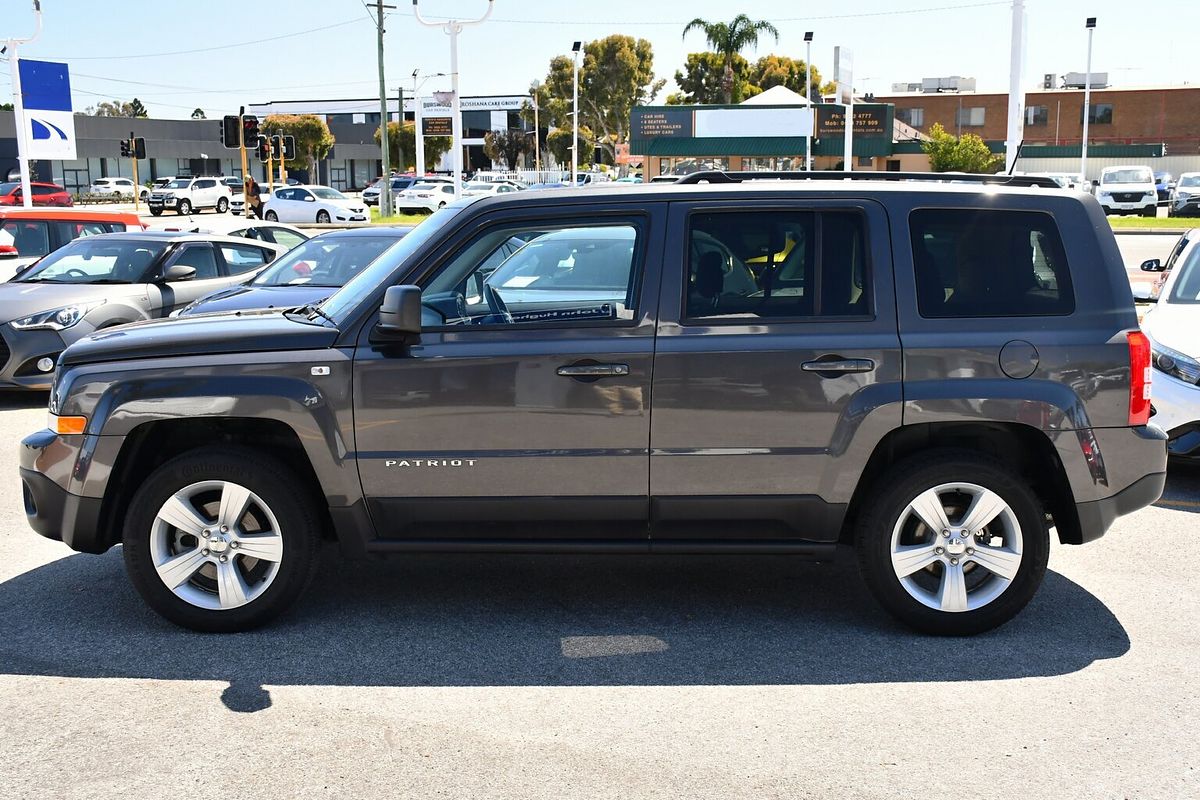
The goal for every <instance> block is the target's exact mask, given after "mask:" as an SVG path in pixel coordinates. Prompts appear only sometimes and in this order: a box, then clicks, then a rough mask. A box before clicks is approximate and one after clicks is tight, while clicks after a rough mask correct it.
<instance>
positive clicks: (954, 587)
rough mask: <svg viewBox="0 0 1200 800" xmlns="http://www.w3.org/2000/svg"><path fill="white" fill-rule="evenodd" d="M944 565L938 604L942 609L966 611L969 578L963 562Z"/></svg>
mask: <svg viewBox="0 0 1200 800" xmlns="http://www.w3.org/2000/svg"><path fill="white" fill-rule="evenodd" d="M943 567H944V568H943V570H942V584H941V586H940V587H938V605H939V606H940V607H941V609H942V611H966V610H967V579H966V576H965V575H964V574H963V568H962V564H944V565H943Z"/></svg>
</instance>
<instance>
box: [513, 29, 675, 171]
mask: <svg viewBox="0 0 1200 800" xmlns="http://www.w3.org/2000/svg"><path fill="white" fill-rule="evenodd" d="M573 78H574V61H573V60H572V59H570V58H568V57H567V56H555V57H554V58H553V59H551V60H550V71H549V73H548V74H547V76H546V81H545V83H544V84H543V85H542V86H541V87H540V88H539V89H538V97H539V101H538V102H539V109H540V110H541V112H542V114H541V119H540V121H541V122H542V124H546V123H547V122H548V123H549V124H550V125H552V126H554V127H559V128H569V127H571V117H570V112H571V102H572V100H571V90H572V89H571V87H572V81H573ZM665 83H666V81H665V80H662V79H660V80H655V79H654V50H653V48H652V47H651V45H650V42H648V41H646V40H645V39H635V38H633V37H632V36H624V35H621V34H613V35H612V36H608V37H605V38H604V39H597V40H596V41H592V42H588V43H587V45H586V46H585V47H584V50H583V59H582V62H581V64H580V68H579V124H580V125H581V126H586V127H588V128H590V129H591V130H592V131H595V134H596V141H598V143H599V144H601V145H602V146H603V147H604V149H605V151H606V152H607V153H608V156H609V158H610V159H613V158H615V157H616V145H617V144H619V143H621V142H626V141H628V140H629V119H630V115H631V112H632V111H633V108H634V106H640V105H645V104H646V103H648V102H650V101H651V100H652V99H654V96H655V95H656V94H658V92H659V90H661V89H662V87H663V85H664V84H665ZM529 113H530V114H532V111H530V112H529ZM547 114H548V115H549V119H548V120H547V116H546V115H547ZM582 156H583V153H582V152H581V153H580V157H581V159H582Z"/></svg>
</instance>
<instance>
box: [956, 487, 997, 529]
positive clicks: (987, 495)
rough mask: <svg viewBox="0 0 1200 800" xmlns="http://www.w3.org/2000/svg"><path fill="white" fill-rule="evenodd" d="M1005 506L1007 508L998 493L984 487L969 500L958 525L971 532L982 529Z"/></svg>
mask: <svg viewBox="0 0 1200 800" xmlns="http://www.w3.org/2000/svg"><path fill="white" fill-rule="evenodd" d="M1006 508H1008V503H1005V502H1004V500H1003V498H1001V497H1000V495H998V494H996V493H995V492H993V491H992V490H990V489H984V490H983V491H982V492H980V494H979V496H978V497H976V498H975V499H974V500H973V501H972V502H971V507H970V508H968V509H967V513H966V514H963V518H962V522H961V523H959V527H962V528H965V529H966V530H968V531H972V532H974V531H978V530H982V529H983V528H985V527H987V525H988V523H989V522H991V521H992V520H994V519H995V518H996V517H997V516H999V515H1000V512H1002V511H1004V509H1006Z"/></svg>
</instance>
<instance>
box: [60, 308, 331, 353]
mask: <svg viewBox="0 0 1200 800" xmlns="http://www.w3.org/2000/svg"><path fill="white" fill-rule="evenodd" d="M337 335H338V332H337V330H336V329H335V328H332V327H329V326H327V325H321V324H318V323H317V322H307V321H306V320H304V319H297V318H295V317H287V316H284V315H283V314H276V313H264V314H251V315H247V316H239V315H237V314H212V315H202V316H198V317H177V318H175V319H160V320H150V321H147V322H134V323H132V324H130V325H122V326H120V327H118V328H112V329H111V330H106V331H99V332H97V333H93V334H92V335H91V336H86V337H84V338H83V339H80V340H79V341H77V342H75V343H74V344H73V345H71V346H70V347H68V348H67V349H66V350H64V351H63V354H62V357H61V358H62V363H63V364H64V365H73V364H88V363H93V362H97V361H123V360H125V359H131V358H169V357H173V356H184V355H216V354H223V353H258V352H264V351H270V350H319V349H323V348H327V347H331V346H333V342H334V340H335V339H336V338H337Z"/></svg>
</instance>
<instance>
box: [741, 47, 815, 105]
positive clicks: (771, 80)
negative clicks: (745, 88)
mask: <svg viewBox="0 0 1200 800" xmlns="http://www.w3.org/2000/svg"><path fill="white" fill-rule="evenodd" d="M804 69H805V64H804V60H803V59H799V58H789V57H788V56H780V55H776V54H774V53H771V54H770V55H765V56H763V57H762V58H760V59H759V60H758V61H756V62H754V66H753V67H751V68H750V70H749V81H750V83H751V84H753V85H754V86H755V87H757V88H758V89H759V90H760V91H763V92H765V91H766V90H767V89H771V88H773V87H775V86H783V87H785V88H788V89H791V90H792V91H793V92H795V93H796V94H800V95H802V94H804ZM809 80H810V91H809V93H808V95H807V96H808V97H810V98H812V101H813V102H814V103H815V102H819V101H820V97H821V71H820V70H819V69H817V68H816V67H813V69H812V75H811V76H810V78H809Z"/></svg>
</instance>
